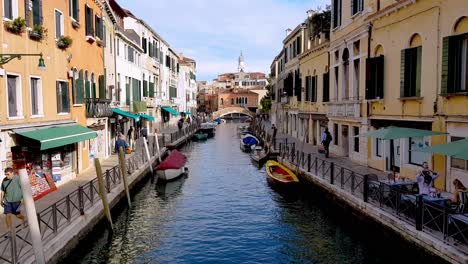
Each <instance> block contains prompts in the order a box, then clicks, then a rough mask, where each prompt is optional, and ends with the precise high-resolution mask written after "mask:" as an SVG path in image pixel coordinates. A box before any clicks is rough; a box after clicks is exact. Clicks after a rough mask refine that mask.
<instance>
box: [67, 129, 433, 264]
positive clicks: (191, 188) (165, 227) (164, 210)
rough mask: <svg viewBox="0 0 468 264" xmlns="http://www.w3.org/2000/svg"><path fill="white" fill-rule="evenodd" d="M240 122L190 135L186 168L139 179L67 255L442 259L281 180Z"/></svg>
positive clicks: (110, 259) (110, 258) (172, 259)
mask: <svg viewBox="0 0 468 264" xmlns="http://www.w3.org/2000/svg"><path fill="white" fill-rule="evenodd" d="M237 125H238V124H233V123H227V124H221V125H220V126H219V127H218V129H217V131H216V136H215V138H213V139H209V140H207V141H206V142H203V143H195V142H194V143H191V144H189V145H187V146H185V147H184V148H183V149H182V151H183V152H184V153H185V154H186V155H187V157H188V160H189V161H188V164H187V166H188V167H189V169H190V171H189V175H188V177H184V178H182V179H180V180H177V181H174V182H169V183H161V182H158V183H152V182H151V181H150V180H148V181H147V182H145V183H143V184H141V186H140V188H138V190H137V191H136V192H135V193H134V194H133V197H132V200H133V204H132V207H131V208H126V206H125V205H124V204H123V203H121V204H120V205H119V206H118V208H117V209H115V210H114V212H113V215H114V216H113V217H114V222H115V225H114V226H115V232H114V234H112V235H111V234H109V232H108V231H106V229H105V228H104V224H100V225H98V226H97V227H96V228H95V229H94V230H93V232H92V234H91V235H89V236H88V237H87V238H86V239H84V240H82V241H80V246H79V248H78V249H76V250H75V251H74V252H73V253H72V254H71V255H70V256H69V258H68V259H66V260H64V263H389V264H390V263H392V264H393V263H411V264H415V263H439V260H438V259H433V258H431V257H429V256H428V255H426V254H425V253H424V252H421V251H420V250H418V249H416V247H415V246H412V245H409V244H408V243H406V242H403V241H402V240H400V239H397V238H395V237H394V236H392V235H390V234H388V233H387V232H384V231H382V230H381V229H380V228H378V227H377V226H375V225H372V224H371V223H369V222H366V221H362V220H361V219H359V217H356V216H354V215H352V213H350V212H348V211H346V210H345V209H343V208H341V207H340V206H338V205H337V204H335V203H334V202H333V201H332V200H331V199H330V198H329V197H325V196H324V194H323V193H321V192H320V190H318V189H316V188H314V187H313V186H310V185H303V186H301V187H300V188H299V189H297V190H295V191H294V192H292V193H291V192H289V193H284V192H281V191H277V190H274V189H273V188H272V187H271V186H270V185H269V184H268V183H267V180H266V174H265V172H264V169H259V168H257V167H255V166H254V165H253V164H252V162H251V160H250V157H249V156H248V155H247V154H246V153H243V152H241V151H240V149H239V138H238V136H237V133H236V126H237Z"/></svg>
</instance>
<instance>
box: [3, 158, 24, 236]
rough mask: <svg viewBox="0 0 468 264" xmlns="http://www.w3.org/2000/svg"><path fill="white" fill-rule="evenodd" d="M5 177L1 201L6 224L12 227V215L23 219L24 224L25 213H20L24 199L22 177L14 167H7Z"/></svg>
mask: <svg viewBox="0 0 468 264" xmlns="http://www.w3.org/2000/svg"><path fill="white" fill-rule="evenodd" d="M5 176H6V177H5V179H3V181H2V185H1V194H0V201H1V203H2V206H3V208H4V213H5V215H6V225H7V227H8V229H10V228H11V221H12V219H11V218H12V215H15V216H16V218H18V219H21V220H22V221H23V224H24V219H25V217H24V215H22V214H21V213H20V205H21V201H22V200H23V190H22V189H21V182H20V177H19V176H18V175H15V174H14V173H13V169H12V168H10V167H8V168H6V169H5Z"/></svg>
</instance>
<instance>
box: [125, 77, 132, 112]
mask: <svg viewBox="0 0 468 264" xmlns="http://www.w3.org/2000/svg"><path fill="white" fill-rule="evenodd" d="M125 79H126V82H127V83H126V84H125V104H126V105H130V81H131V78H130V77H129V78H128V79H127V78H125Z"/></svg>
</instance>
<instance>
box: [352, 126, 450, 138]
mask: <svg viewBox="0 0 468 264" xmlns="http://www.w3.org/2000/svg"><path fill="white" fill-rule="evenodd" d="M444 134H446V133H443V132H437V131H431V130H423V129H415V128H406V127H394V126H389V127H385V128H381V129H377V130H373V131H369V132H367V133H364V134H361V135H357V136H355V137H372V138H379V139H384V140H390V139H400V138H410V137H411V138H412V137H427V136H438V135H444Z"/></svg>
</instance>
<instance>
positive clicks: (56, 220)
mask: <svg viewBox="0 0 468 264" xmlns="http://www.w3.org/2000/svg"><path fill="white" fill-rule="evenodd" d="M197 129H198V126H197V125H196V124H192V125H190V126H187V127H185V128H184V129H183V131H177V132H174V133H171V134H170V135H171V136H170V137H169V136H167V135H163V137H160V138H158V140H159V145H160V147H161V148H162V147H164V146H167V145H169V144H172V143H174V142H176V141H177V140H179V139H181V138H182V137H183V136H186V135H187V136H188V135H190V133H192V132H194V131H196V130H197ZM165 139H170V140H169V141H165ZM148 141H149V142H148V147H149V151H150V153H152V154H153V156H154V155H155V154H156V144H155V140H154V137H148ZM136 150H137V151H136V152H135V153H134V154H133V155H131V156H129V157H127V158H126V165H127V170H128V172H130V173H133V172H135V171H136V170H138V169H139V168H141V167H142V166H143V165H144V164H145V163H146V162H147V155H146V153H145V148H144V145H143V141H142V140H138V141H137V148H136ZM140 150H141V151H140ZM128 176H130V175H129V174H128ZM102 177H103V179H104V183H105V185H106V186H105V187H106V190H107V193H110V192H111V191H112V190H114V189H115V188H117V187H118V186H120V185H121V184H122V181H123V180H122V172H121V169H120V165H118V164H117V165H115V166H114V167H112V168H110V169H108V170H106V171H105V172H103V175H102ZM97 181H98V180H97V178H94V179H93V180H91V181H89V182H87V183H85V184H84V185H81V186H79V187H78V188H77V189H76V190H75V191H73V192H72V193H70V194H68V195H67V196H65V197H63V198H62V199H60V200H59V201H57V202H55V203H54V204H52V205H50V206H48V207H47V208H45V209H44V210H42V211H40V212H39V213H38V214H37V218H38V222H39V228H40V232H41V237H42V241H43V243H44V244H45V243H47V242H48V241H50V240H51V239H53V238H54V237H56V236H57V234H59V233H60V232H62V231H63V230H64V229H65V228H66V227H67V226H69V225H70V224H71V223H72V222H73V221H75V220H77V219H79V218H80V217H81V216H83V215H86V212H87V211H88V210H89V209H90V208H91V207H93V206H94V205H95V204H96V203H98V202H100V200H101V197H100V195H99V190H98V182H97ZM15 233H16V234H14V235H12V234H11V232H10V231H8V232H6V233H4V234H3V235H1V236H0V263H20V262H23V261H24V260H26V259H28V258H29V257H30V256H32V255H33V254H34V252H33V248H32V241H31V236H30V233H29V226H28V222H27V221H26V222H25V224H24V225H18V226H17V227H16V228H15Z"/></svg>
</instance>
